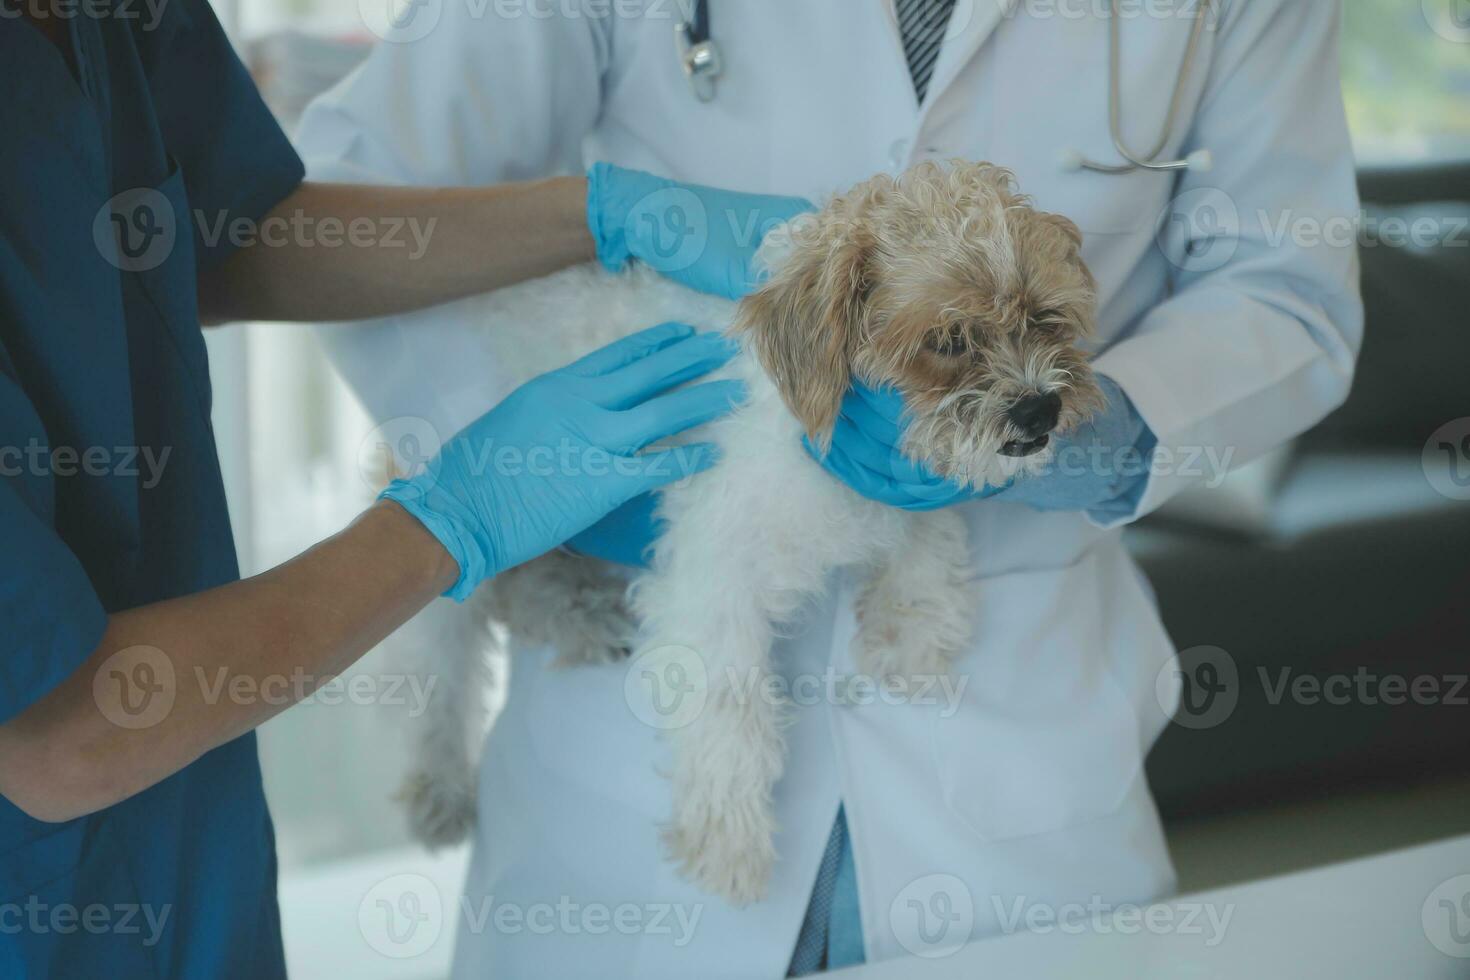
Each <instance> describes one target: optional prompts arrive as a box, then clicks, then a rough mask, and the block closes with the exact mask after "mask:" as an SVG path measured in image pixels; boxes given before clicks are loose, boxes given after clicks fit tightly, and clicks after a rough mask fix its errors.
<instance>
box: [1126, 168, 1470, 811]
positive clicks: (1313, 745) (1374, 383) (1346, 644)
mask: <svg viewBox="0 0 1470 980" xmlns="http://www.w3.org/2000/svg"><path fill="white" fill-rule="evenodd" d="M1361 185H1362V190H1363V197H1364V201H1365V206H1366V208H1367V212H1368V216H1369V218H1370V220H1372V221H1382V220H1383V219H1385V218H1388V217H1397V218H1403V219H1406V220H1407V221H1409V222H1413V221H1414V220H1416V219H1419V218H1425V217H1428V218H1431V219H1433V220H1434V221H1435V222H1437V225H1438V227H1440V228H1442V230H1443V232H1444V237H1445V239H1446V240H1445V241H1442V242H1441V243H1440V244H1437V245H1433V246H1430V247H1392V246H1389V245H1384V244H1377V245H1367V244H1365V245H1364V246H1363V247H1361V248H1360V254H1361V255H1362V260H1363V286H1364V292H1365V298H1366V303H1367V334H1366V339H1365V342H1364V347H1363V354H1362V360H1361V364H1360V367H1359V372H1358V377H1357V380H1356V383H1355V385H1354V388H1353V392H1352V394H1351V396H1350V397H1349V399H1348V401H1347V403H1346V404H1345V405H1343V407H1342V408H1341V409H1339V410H1338V411H1337V412H1335V413H1334V414H1333V415H1332V416H1330V417H1329V418H1328V419H1327V420H1326V421H1324V422H1323V423H1322V424H1321V425H1320V426H1319V427H1318V428H1317V429H1315V430H1313V431H1312V432H1311V433H1309V434H1308V435H1307V436H1305V437H1303V438H1302V439H1301V440H1299V441H1298V442H1297V444H1296V445H1295V446H1294V447H1293V448H1292V449H1291V450H1290V454H1289V456H1288V457H1287V459H1286V461H1285V462H1284V464H1283V465H1282V466H1281V467H1280V469H1279V471H1278V472H1277V474H1276V475H1275V476H1274V478H1273V479H1272V480H1271V481H1270V482H1271V491H1272V492H1271V493H1270V496H1269V498H1268V501H1267V505H1266V508H1265V513H1264V519H1263V520H1261V521H1259V522H1258V523H1257V525H1256V526H1255V527H1253V528H1250V529H1248V530H1241V529H1239V528H1228V529H1227V528H1222V527H1219V526H1214V525H1211V523H1210V522H1209V521H1199V520H1188V519H1186V520H1181V519H1179V518H1178V517H1177V516H1171V515H1169V514H1167V513H1164V512H1161V513H1160V514H1158V515H1155V516H1154V517H1151V518H1149V519H1147V520H1145V521H1143V522H1140V524H1139V525H1138V526H1137V527H1135V528H1133V529H1130V531H1129V535H1128V540H1129V543H1130V546H1131V547H1132V548H1133V549H1134V551H1135V554H1137V555H1138V557H1139V559H1140V561H1141V562H1142V564H1143V567H1144V569H1145V571H1146V572H1147V573H1148V576H1149V578H1150V580H1151V581H1152V583H1153V584H1154V587H1155V589H1156V591H1157V593H1158V597H1159V603H1160V607H1161V609H1162V612H1163V617H1164V620H1165V622H1166V624H1167V625H1168V628H1169V631H1170V634H1171V635H1172V637H1173V638H1174V640H1175V642H1176V643H1177V644H1178V646H1179V647H1180V649H1181V650H1183V651H1186V653H1185V655H1184V656H1183V658H1182V663H1183V666H1184V669H1185V670H1186V672H1191V671H1198V670H1200V669H1201V665H1202V664H1205V666H1204V667H1203V668H1202V669H1203V670H1205V671H1211V670H1215V667H1217V666H1218V665H1217V664H1216V665H1213V666H1212V665H1210V664H1206V661H1212V660H1218V658H1219V656H1220V655H1219V654H1218V653H1210V652H1209V651H1208V650H1201V649H1198V648H1200V647H1211V648H1220V649H1223V650H1224V651H1226V652H1227V653H1228V655H1229V658H1230V660H1231V661H1232V662H1233V664H1234V667H1235V668H1236V676H1237V683H1238V689H1237V690H1236V691H1235V692H1233V694H1231V695H1230V696H1233V697H1235V698H1236V699H1237V700H1236V701H1235V706H1234V709H1233V710H1232V711H1230V713H1229V714H1228V717H1226V718H1225V719H1224V720H1223V721H1220V722H1219V723H1217V724H1212V725H1207V726H1203V727H1193V728H1191V727H1187V726H1185V725H1181V724H1174V725H1171V726H1169V728H1168V730H1167V731H1166V732H1165V733H1164V735H1163V737H1162V738H1161V739H1160V741H1159V742H1158V744H1157V746H1156V747H1155V749H1154V751H1153V753H1152V755H1151V756H1150V758H1149V762H1148V769H1149V775H1150V778H1151V780H1152V783H1153V786H1154V789H1155V793H1156V795H1157V797H1158V800H1159V804H1160V807H1161V809H1162V811H1163V813H1164V815H1165V817H1166V819H1180V818H1186V817H1195V816H1203V815H1208V814H1219V813H1222V812H1226V811H1231V810H1237V809H1242V808H1248V807H1252V806H1257V805H1262V804H1268V803H1274V802H1282V801H1287V800H1300V799H1303V798H1311V797H1328V796H1332V795H1335V794H1338V793H1341V792H1343V791H1345V790H1349V789H1357V788H1362V787H1365V786H1370V785H1374V784H1386V783H1388V784H1401V783H1407V782H1410V781H1416V780H1421V779H1425V778H1431V777H1437V776H1440V775H1444V774H1449V773H1466V772H1470V753H1467V752H1466V751H1465V749H1466V748H1467V746H1470V683H1466V681H1465V680H1464V678H1465V677H1466V675H1467V674H1470V502H1467V501H1465V500H1458V499H1452V498H1451V497H1450V496H1446V495H1444V494H1442V493H1440V492H1438V491H1436V490H1435V489H1434V487H1433V486H1432V485H1431V483H1430V481H1429V479H1428V477H1427V476H1426V470H1425V467H1426V456H1425V445H1426V441H1427V440H1429V438H1430V436H1431V434H1433V433H1434V432H1435V431H1436V430H1437V429H1439V428H1440V427H1441V426H1443V425H1445V424H1446V423H1449V422H1452V421H1453V420H1456V419H1461V418H1467V417H1470V164H1466V165H1463V166H1446V167H1437V168H1430V169H1416V170H1398V171H1375V172H1368V173H1365V174H1364V175H1363V177H1362V181H1361ZM1465 431H1466V432H1467V433H1470V420H1467V422H1466V428H1465ZM1436 453H1441V450H1440V449H1439V448H1438V447H1437V446H1436V447H1432V448H1431V451H1430V453H1429V456H1430V457H1431V458H1433V457H1434V456H1435V455H1436ZM1439 459H1440V464H1439V465H1442V466H1443V465H1448V462H1449V460H1448V457H1447V456H1444V455H1440V456H1439ZM1460 463H1461V465H1462V469H1463V472H1464V473H1466V474H1470V458H1462V459H1461V460H1460ZM1428 465H1433V463H1432V462H1431V463H1430V464H1428ZM1195 509H1196V511H1198V509H1199V508H1198V505H1197V504H1196V508H1195ZM1284 670H1286V671H1289V672H1290V673H1289V674H1288V675H1286V676H1289V677H1291V678H1297V677H1300V676H1302V675H1306V676H1307V677H1308V678H1309V680H1307V681H1304V682H1300V683H1303V684H1305V685H1306V688H1305V690H1306V693H1307V695H1308V696H1307V697H1293V696H1291V695H1290V694H1287V695H1286V696H1278V689H1279V685H1280V683H1281V680H1282V677H1283V671H1284ZM1343 677H1345V678H1347V680H1335V681H1329V679H1330V678H1343ZM1390 677H1394V678H1403V681H1402V682H1401V683H1402V686H1403V687H1404V690H1403V691H1401V690H1400V686H1401V684H1400V682H1398V681H1393V680H1385V678H1390ZM1219 678H1220V674H1219V672H1218V671H1216V672H1215V673H1203V674H1199V676H1198V677H1196V680H1201V681H1205V682H1211V683H1214V684H1215V685H1216V686H1218V685H1219V684H1220V683H1222V682H1221V681H1220V680H1219ZM1319 681H1328V682H1329V687H1328V688H1327V692H1328V693H1330V694H1331V695H1332V697H1330V698H1328V697H1325V696H1321V695H1320V694H1319V695H1318V696H1316V697H1313V696H1311V695H1312V693H1313V690H1314V688H1313V685H1314V684H1315V683H1317V682H1319ZM1414 684H1417V685H1418V686H1417V688H1416V687H1414V686H1413V685H1414ZM1363 691H1367V692H1368V696H1367V697H1364V696H1363V694H1362V693H1361V692H1363ZM1416 695H1417V696H1416Z"/></svg>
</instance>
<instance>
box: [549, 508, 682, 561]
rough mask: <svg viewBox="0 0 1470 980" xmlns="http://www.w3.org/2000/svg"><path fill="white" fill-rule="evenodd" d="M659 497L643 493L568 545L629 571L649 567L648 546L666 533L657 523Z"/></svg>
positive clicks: (581, 552) (660, 524)
mask: <svg viewBox="0 0 1470 980" xmlns="http://www.w3.org/2000/svg"><path fill="white" fill-rule="evenodd" d="M657 507H658V497H656V496H654V495H653V494H651V493H645V494H640V495H639V496H637V497H634V498H633V499H632V500H630V501H628V502H627V503H626V504H624V505H623V506H621V507H619V508H618V509H617V510H615V511H613V512H612V513H611V514H608V515H607V516H606V517H604V518H603V519H602V520H600V521H598V522H597V523H596V524H594V525H592V526H591V527H589V528H588V529H587V530H585V531H583V532H582V533H581V534H579V535H577V536H576V537H574V538H572V539H571V540H570V541H568V542H567V547H568V548H571V549H572V550H573V551H575V552H576V553H577V554H579V555H587V556H589V557H592V558H601V559H602V560H603V561H610V562H616V563H617V564H619V565H627V566H629V567H630V568H647V567H648V547H649V545H651V544H653V543H654V542H655V541H657V540H658V536H659V535H660V534H662V533H663V521H659V520H655V519H654V516H653V513H654V510H655V509H656V508H657Z"/></svg>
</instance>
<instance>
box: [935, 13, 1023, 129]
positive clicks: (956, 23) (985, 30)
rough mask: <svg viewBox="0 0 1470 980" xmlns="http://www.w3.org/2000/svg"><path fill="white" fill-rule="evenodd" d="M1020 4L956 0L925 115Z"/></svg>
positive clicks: (936, 67) (940, 50)
mask: <svg viewBox="0 0 1470 980" xmlns="http://www.w3.org/2000/svg"><path fill="white" fill-rule="evenodd" d="M1018 3H1019V0H956V2H955V5H954V12H953V13H952V14H950V20H949V28H948V30H947V31H946V32H945V36H944V46H943V47H942V48H940V49H939V62H938V63H937V64H936V65H935V66H934V78H933V80H932V81H930V83H929V94H928V97H927V98H926V99H925V100H924V106H923V108H924V111H925V112H926V113H927V111H928V109H929V107H930V106H932V105H934V103H935V102H937V101H938V100H939V98H940V97H941V96H943V95H944V93H945V90H947V89H948V88H949V87H950V85H952V84H954V81H955V79H957V78H959V75H960V72H961V71H963V70H964V67H965V66H966V65H967V64H969V63H970V59H971V58H973V57H975V55H976V53H978V52H979V50H980V48H981V47H983V46H984V44H985V42H986V41H988V40H989V39H990V36H991V35H992V34H994V33H995V29H996V28H997V27H999V26H1000V23H1001V21H1002V20H1004V19H1005V18H1007V17H1010V16H1011V15H1012V14H1013V13H1014V12H1015V9H1016V5H1017V4H1018Z"/></svg>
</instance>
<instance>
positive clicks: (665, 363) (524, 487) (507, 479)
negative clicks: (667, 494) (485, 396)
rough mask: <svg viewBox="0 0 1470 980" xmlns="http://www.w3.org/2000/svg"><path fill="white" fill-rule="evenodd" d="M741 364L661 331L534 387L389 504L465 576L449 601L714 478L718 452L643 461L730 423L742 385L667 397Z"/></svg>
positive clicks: (676, 329) (699, 448)
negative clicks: (612, 516)
mask: <svg viewBox="0 0 1470 980" xmlns="http://www.w3.org/2000/svg"><path fill="white" fill-rule="evenodd" d="M733 355H734V348H733V346H732V345H731V344H730V343H729V342H728V341H727V340H725V339H724V338H723V337H721V336H719V335H717V334H695V332H694V328H693V327H688V326H684V325H682V324H664V325H663V326H659V327H654V328H652V329H651V330H645V331H643V332H642V333H638V334H635V335H633V336H631V337H628V338H625V339H623V340H620V341H618V342H617V343H615V344H612V345H610V346H608V347H604V348H602V349H601V350H598V351H595V352H593V353H591V354H589V355H587V356H586V357H584V358H582V359H581V360H579V361H577V362H576V363H574V364H571V365H569V366H568V367H565V368H562V369H560V370H557V371H552V372H551V373H549V374H544V375H542V376H541V377H539V378H534V379H532V380H531V381H528V382H527V383H526V384H524V385H522V386H521V387H520V388H517V389H516V390H515V391H514V392H512V393H511V394H510V396H509V397H508V398H506V399H505V401H503V402H501V403H500V404H499V405H497V406H496V407H495V408H493V409H491V410H490V411H489V412H488V413H486V414H485V415H484V416H482V417H481V418H480V419H479V420H478V421H476V422H473V423H471V424H470V425H469V426H468V427H466V428H465V430H464V431H463V432H461V433H460V434H459V435H457V436H455V437H454V438H453V439H452V440H450V441H449V442H448V443H446V444H445V445H444V447H443V448H442V449H441V450H440V451H439V454H438V455H437V456H435V457H434V458H433V459H432V460H431V461H430V462H429V464H428V466H427V467H426V468H425V470H424V472H423V473H420V474H419V475H417V476H415V477H414V478H412V479H409V480H395V481H394V482H393V483H392V484H390V485H389V486H388V488H387V489H386V490H384V491H383V493H382V494H381V497H382V499H386V500H393V501H397V502H398V503H399V504H400V505H402V506H403V508H404V509H405V510H407V511H408V512H409V513H410V514H412V515H413V516H414V517H416V518H418V520H419V521H420V522H421V523H422V524H423V525H424V526H425V527H426V528H428V530H429V531H430V533H432V534H433V535H434V537H436V538H438V539H439V542H440V543H441V544H443V545H444V547H445V548H446V549H447V550H448V551H449V553H450V555H451V556H453V558H454V560H455V561H456V562H457V563H458V564H459V570H460V575H459V580H458V581H456V582H455V584H454V586H453V587H452V588H450V590H449V591H448V592H446V593H445V595H448V596H451V597H453V598H454V599H457V600H459V601H461V602H462V601H464V600H465V599H466V598H468V596H469V595H470V593H472V592H473V591H474V589H475V586H477V585H479V584H480V583H481V582H482V581H484V580H485V579H487V578H490V577H491V576H493V575H496V574H498V573H500V572H503V571H505V570H506V569H508V568H513V567H515V566H516V565H519V564H522V563H523V562H527V561H530V560H531V559H532V558H535V557H537V556H538V555H540V554H542V553H544V552H546V551H549V550H550V549H552V548H555V547H556V546H557V545H559V544H561V543H562V542H564V541H566V540H567V539H568V538H571V537H572V536H574V535H576V534H579V533H581V532H583V531H585V530H586V529H587V528H589V527H591V526H592V525H593V524H594V523H596V522H597V521H598V520H600V519H601V518H603V517H605V516H606V515H607V514H609V513H611V512H612V511H614V510H616V509H617V508H619V507H621V506H622V505H624V504H626V503H628V501H630V500H633V499H634V498H635V497H637V496H639V495H640V494H645V493H648V492H650V491H653V490H656V489H658V488H660V487H663V486H665V485H667V484H669V483H673V482H674V481H676V480H679V479H682V478H684V477H687V476H691V475H693V474H694V473H698V472H700V471H702V470H705V469H708V468H709V467H710V466H711V465H713V463H714V462H715V452H714V447H713V446H710V445H695V446H679V447H676V448H673V449H667V450H661V451H657V452H647V453H641V452H640V450H642V449H643V448H644V447H645V446H647V445H649V444H650V443H652V442H655V441H657V440H660V439H664V438H667V437H668V436H671V435H673V434H675V433H678V432H683V431H684V430H685V429H690V428H693V427H694V426H697V425H702V424H703V423H705V422H708V421H710V420H711V419H714V418H717V417H719V416H720V415H723V414H725V413H726V412H727V411H729V409H730V408H731V406H732V404H733V403H734V402H736V401H738V400H740V399H741V398H743V397H744V388H743V386H742V385H741V384H740V382H738V381H716V382H712V383H709V384H702V385H697V386H694V387H691V388H685V389H683V390H680V391H676V392H673V393H672V394H663V393H664V392H667V391H669V389H671V388H674V387H675V386H677V385H680V384H683V383H684V382H686V381H689V380H691V379H693V378H696V377H699V376H700V375H702V374H705V373H707V372H709V371H711V370H713V369H714V368H716V367H719V366H720V365H721V364H724V363H725V362H726V361H728V360H729V359H730V358H731V357H732V356H733Z"/></svg>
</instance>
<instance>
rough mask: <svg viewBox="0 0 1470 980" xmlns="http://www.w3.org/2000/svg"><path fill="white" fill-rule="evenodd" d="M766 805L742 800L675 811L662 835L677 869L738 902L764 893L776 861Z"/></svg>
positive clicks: (702, 886) (714, 892)
mask: <svg viewBox="0 0 1470 980" xmlns="http://www.w3.org/2000/svg"><path fill="white" fill-rule="evenodd" d="M766 810H767V808H764V807H762V806H760V805H759V804H755V803H748V802H741V803H737V804H733V805H730V806H727V807H725V808H724V810H723V811H722V812H720V813H713V812H710V811H708V810H706V811H704V812H703V813H702V814H697V815H696V814H694V813H692V812H686V813H683V814H676V815H675V818H674V821H673V822H672V823H670V824H669V825H668V826H667V827H665V828H664V832H663V840H664V845H665V847H667V848H668V852H669V856H670V858H672V859H673V861H674V862H675V863H676V864H677V865H678V867H679V873H680V874H681V875H683V876H684V877H685V878H686V879H688V880H689V881H691V882H693V883H694V884H695V885H696V886H697V887H699V888H700V889H701V890H703V891H706V892H709V893H710V894H712V895H718V896H719V897H721V898H723V899H725V900H726V901H728V902H729V903H730V904H731V905H734V906H736V907H737V908H738V907H743V906H746V905H749V904H751V903H752V902H759V901H760V900H762V899H763V898H765V897H766V889H767V886H768V885H769V884H770V880H771V869H772V868H773V867H774V866H775V864H776V848H775V845H774V843H773V842H772V836H773V833H774V829H773V823H774V821H773V819H772V817H771V815H770V814H769V813H768V812H766Z"/></svg>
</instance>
